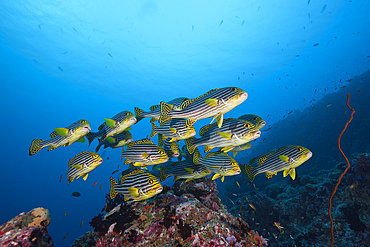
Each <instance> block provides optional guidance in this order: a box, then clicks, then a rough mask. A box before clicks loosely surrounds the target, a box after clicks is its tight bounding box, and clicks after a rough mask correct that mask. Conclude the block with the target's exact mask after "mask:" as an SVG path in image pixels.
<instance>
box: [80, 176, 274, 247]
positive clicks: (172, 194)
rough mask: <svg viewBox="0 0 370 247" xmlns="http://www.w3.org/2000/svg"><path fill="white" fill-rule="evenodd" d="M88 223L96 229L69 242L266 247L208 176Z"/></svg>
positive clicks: (167, 188)
mask: <svg viewBox="0 0 370 247" xmlns="http://www.w3.org/2000/svg"><path fill="white" fill-rule="evenodd" d="M90 224H91V225H92V226H93V227H94V230H92V231H90V232H87V233H86V234H85V235H83V236H81V237H80V238H78V239H77V240H75V243H74V244H73V246H76V247H77V246H88V243H89V244H91V243H94V244H95V246H108V244H109V246H267V242H266V240H265V239H264V238H263V237H261V236H259V235H258V233H257V232H256V231H253V230H251V229H250V228H249V226H248V224H246V223H245V222H244V221H242V220H241V219H240V218H236V217H234V216H232V215H231V214H230V213H229V212H227V210H226V209H225V207H224V206H223V205H222V203H221V200H220V199H219V197H218V191H217V188H216V183H215V182H214V181H212V180H211V179H210V178H202V179H197V180H193V181H190V182H187V183H185V182H184V180H178V181H176V183H175V184H174V186H173V187H165V188H164V190H163V192H162V193H161V194H159V195H158V196H156V197H154V198H151V199H148V200H147V201H146V203H143V202H126V203H124V204H119V205H118V206H116V207H115V208H113V209H112V210H111V211H110V212H108V213H107V214H106V215H105V216H104V217H103V215H101V214H99V215H98V216H96V217H94V219H93V220H92V221H91V222H90ZM90 246H91V245H90Z"/></svg>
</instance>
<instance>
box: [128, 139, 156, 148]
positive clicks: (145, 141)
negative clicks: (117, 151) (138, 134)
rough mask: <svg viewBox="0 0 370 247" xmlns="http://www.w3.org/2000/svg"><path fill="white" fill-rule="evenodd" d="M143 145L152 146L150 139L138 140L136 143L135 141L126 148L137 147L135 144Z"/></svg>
mask: <svg viewBox="0 0 370 247" xmlns="http://www.w3.org/2000/svg"><path fill="white" fill-rule="evenodd" d="M144 143H146V144H154V143H153V142H152V141H151V140H150V139H147V138H145V139H142V140H138V141H135V142H130V143H129V144H128V145H127V148H130V147H132V146H134V145H137V144H144Z"/></svg>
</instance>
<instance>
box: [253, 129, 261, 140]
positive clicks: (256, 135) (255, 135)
mask: <svg viewBox="0 0 370 247" xmlns="http://www.w3.org/2000/svg"><path fill="white" fill-rule="evenodd" d="M260 136H261V131H257V132H255V133H254V134H253V138H256V139H257V138H259V137H260Z"/></svg>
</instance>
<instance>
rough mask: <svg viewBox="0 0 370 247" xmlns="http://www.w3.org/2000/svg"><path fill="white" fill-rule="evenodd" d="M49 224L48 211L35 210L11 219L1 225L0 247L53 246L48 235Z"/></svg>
mask: <svg viewBox="0 0 370 247" xmlns="http://www.w3.org/2000/svg"><path fill="white" fill-rule="evenodd" d="M49 223H50V214H49V210H47V209H44V208H41V207H39V208H35V209H33V210H31V211H29V212H28V213H25V212H23V213H20V214H19V215H17V216H16V217H14V218H13V219H11V220H9V221H8V222H6V223H4V224H2V225H1V226H0V231H1V232H4V234H3V235H1V236H0V246H42V247H44V246H45V247H49V246H54V244H53V240H52V239H51V237H50V236H49V234H48V228H47V226H48V225H49Z"/></svg>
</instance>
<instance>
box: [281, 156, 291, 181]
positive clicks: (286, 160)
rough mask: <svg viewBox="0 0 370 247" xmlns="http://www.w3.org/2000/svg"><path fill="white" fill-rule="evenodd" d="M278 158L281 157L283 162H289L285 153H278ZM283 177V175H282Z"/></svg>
mask: <svg viewBox="0 0 370 247" xmlns="http://www.w3.org/2000/svg"><path fill="white" fill-rule="evenodd" d="M279 159H281V160H282V161H284V162H289V157H288V156H286V155H279ZM284 177H285V176H284Z"/></svg>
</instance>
